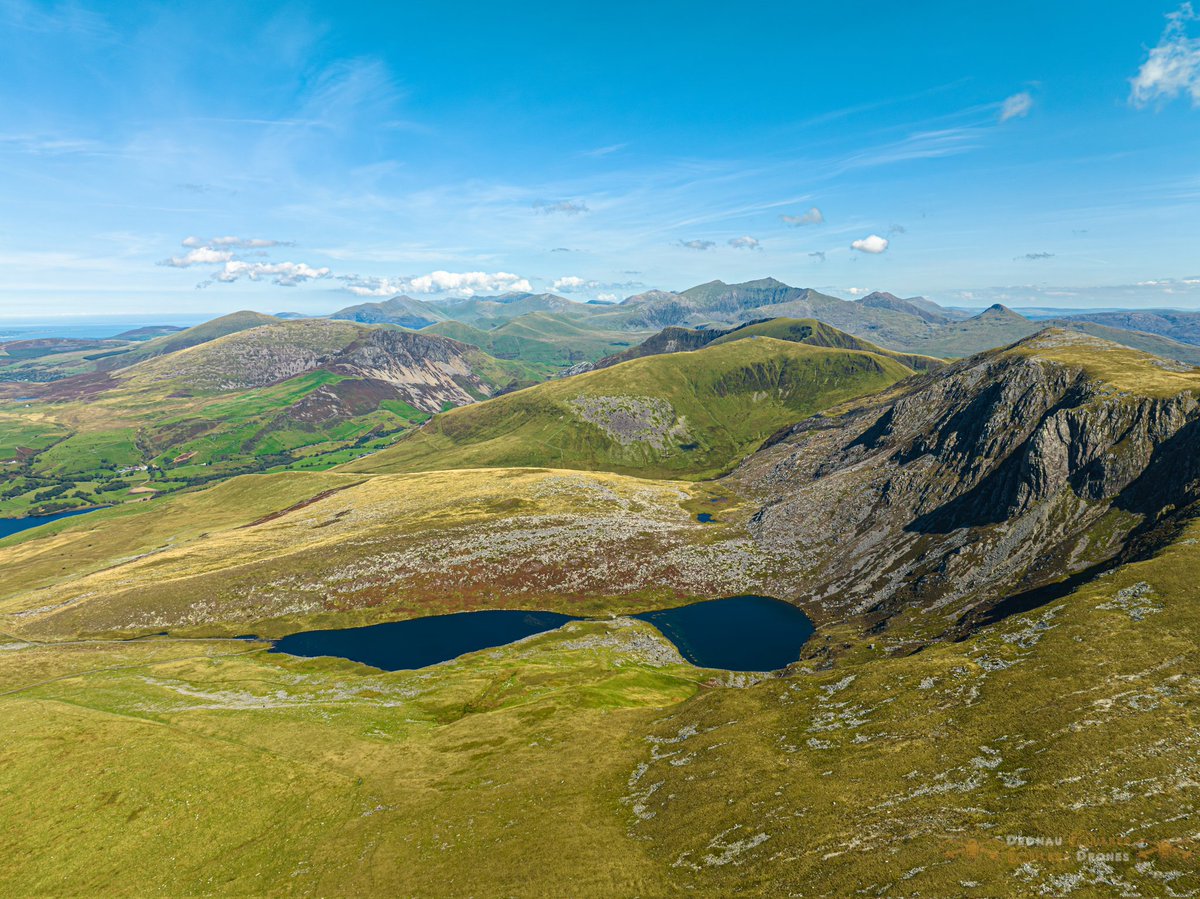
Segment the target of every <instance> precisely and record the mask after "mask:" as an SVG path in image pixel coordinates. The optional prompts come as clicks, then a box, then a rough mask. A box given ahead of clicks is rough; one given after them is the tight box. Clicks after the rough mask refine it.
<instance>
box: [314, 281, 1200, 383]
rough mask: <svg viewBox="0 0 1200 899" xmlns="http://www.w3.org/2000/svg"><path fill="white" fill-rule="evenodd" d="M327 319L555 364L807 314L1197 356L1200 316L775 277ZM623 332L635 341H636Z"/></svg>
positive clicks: (925, 340)
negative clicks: (837, 291)
mask: <svg viewBox="0 0 1200 899" xmlns="http://www.w3.org/2000/svg"><path fill="white" fill-rule="evenodd" d="M526 316H537V318H536V319H526V318H525V317H526ZM330 317H331V318H334V319H346V320H350V321H358V322H364V323H388V324H394V325H399V326H401V327H406V328H413V329H422V328H431V327H432V328H436V329H437V330H438V331H439V332H441V333H447V334H449V336H453V337H455V338H456V339H459V340H464V341H466V342H468V343H473V344H475V345H476V346H479V347H480V348H482V349H485V350H487V351H488V352H494V351H497V350H496V348H497V345H498V338H501V337H507V336H508V335H509V334H514V333H515V334H519V335H520V336H521V337H523V338H525V339H526V342H525V343H524V344H523V345H522V346H519V347H518V346H517V345H516V344H515V343H514V342H513V341H512V340H511V339H510V340H508V341H507V343H506V347H507V349H506V350H504V351H500V352H504V353H510V354H512V355H511V356H510V358H534V357H536V358H539V359H540V360H542V361H551V360H553V361H554V362H555V363H556V364H563V365H572V364H579V363H580V362H595V361H596V360H597V359H599V358H600V357H601V356H603V355H605V353H604V352H602V351H600V352H597V351H598V350H602V348H603V347H604V346H611V345H613V344H615V343H618V342H620V340H621V337H619V336H618V335H626V334H628V333H629V332H634V333H635V334H637V335H640V338H642V339H644V338H645V337H648V336H650V335H651V334H654V333H656V332H658V331H660V330H662V329H664V328H685V329H689V330H711V329H728V328H731V327H738V326H740V325H744V324H747V323H749V322H755V321H762V320H764V319H771V318H792V319H815V320H817V321H820V322H824V323H825V324H828V325H832V326H834V327H835V328H838V329H840V330H842V331H845V332H846V333H848V334H853V335H855V336H857V337H861V338H864V339H866V340H869V341H871V342H872V343H874V344H877V345H879V346H882V347H886V348H888V349H891V350H895V351H899V352H905V353H917V354H921V355H929V356H938V357H952V358H959V357H964V356H970V355H972V354H974V353H978V352H982V351H983V350H986V349H990V348H992V347H996V346H1003V345H1006V344H1009V343H1013V342H1015V341H1017V340H1020V339H1022V338H1024V337H1028V336H1029V335H1030V334H1033V333H1035V332H1037V331H1038V330H1040V329H1041V328H1044V327H1047V326H1049V325H1054V326H1059V327H1067V328H1072V329H1076V330H1082V331H1086V332H1087V333H1090V334H1093V335H1094V336H1099V337H1103V338H1104V339H1106V340H1111V341H1113V342H1115V343H1120V344H1124V345H1125V346H1129V347H1132V348H1135V349H1139V350H1142V351H1144V352H1149V353H1153V354H1155V355H1160V356H1164V357H1166V358H1170V359H1176V360H1179V361H1184V362H1189V363H1200V351H1198V350H1197V349H1196V347H1198V346H1200V313H1188V312H1091V313H1081V314H1079V315H1069V316H1068V315H1058V316H1055V317H1052V318H1038V319H1036V320H1035V319H1031V318H1027V317H1025V316H1023V315H1020V314H1019V313H1017V312H1014V311H1013V310H1011V309H1008V308H1007V307H1005V306H1002V305H995V306H992V307H990V308H988V309H985V310H983V311H982V312H977V313H971V312H969V311H966V310H962V309H950V308H946V307H943V306H939V305H938V304H937V303H935V302H933V301H931V300H929V299H926V298H925V297H920V296H916V297H899V296H897V295H895V294H892V293H888V292H886V291H875V292H874V293H871V294H868V295H866V296H864V297H861V298H859V299H856V300H842V299H838V298H837V297H833V296H829V295H828V294H823V293H821V292H819V291H817V290H814V289H812V288H806V287H792V286H790V285H788V284H784V283H783V282H782V281H778V280H776V279H774V278H763V279H760V280H757V281H746V282H743V283H740V284H726V283H725V282H724V281H710V282H708V283H706V284H699V285H697V286H695V287H691V288H688V289H687V290H684V291H680V292H678V293H676V292H671V291H664V290H651V291H647V292H645V293H640V294H636V295H634V296H631V297H628V298H626V299H625V300H623V301H621V302H620V303H617V304H609V303H579V302H574V301H572V300H568V299H566V298H564V297H560V296H557V295H555V294H530V293H509V294H503V295H501V296H495V297H474V298H471V299H463V300H432V301H426V300H415V299H413V298H412V297H408V296H397V297H393V298H391V299H389V300H384V301H380V302H371V303H361V304H359V305H356V306H350V307H347V308H345V309H342V310H339V311H338V312H335V313H334V314H333V315H332V316H330ZM456 322H457V323H460V324H465V325H470V326H471V328H473V329H475V330H473V331H467V330H464V329H461V328H456V327H455V326H453V325H452V324H451V323H456ZM527 322H528V325H529V326H528V327H526V323H527ZM551 323H555V324H553V326H551ZM505 332H507V334H506V333H505ZM624 339H625V341H626V342H627V343H630V342H631V343H633V344H637V343H640V339H634V340H632V341H629V339H628V337H626V338H624ZM530 341H532V342H530ZM525 354H532V356H527V355H525Z"/></svg>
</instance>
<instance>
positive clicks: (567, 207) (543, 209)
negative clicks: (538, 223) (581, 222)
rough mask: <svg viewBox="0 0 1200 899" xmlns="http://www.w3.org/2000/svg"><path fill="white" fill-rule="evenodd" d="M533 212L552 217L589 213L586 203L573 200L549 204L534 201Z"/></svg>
mask: <svg viewBox="0 0 1200 899" xmlns="http://www.w3.org/2000/svg"><path fill="white" fill-rule="evenodd" d="M533 208H534V211H536V212H538V213H539V214H541V215H554V214H556V213H561V214H562V215H580V214H582V213H584V212H590V211H591V210H590V209H588V207H587V203H584V202H582V201H578V202H577V201H575V200H559V201H557V202H551V201H550V200H534V201H533Z"/></svg>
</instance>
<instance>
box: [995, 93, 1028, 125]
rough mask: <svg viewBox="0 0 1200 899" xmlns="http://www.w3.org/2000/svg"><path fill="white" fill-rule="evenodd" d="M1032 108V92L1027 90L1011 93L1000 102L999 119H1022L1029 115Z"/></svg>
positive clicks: (1005, 120)
mask: <svg viewBox="0 0 1200 899" xmlns="http://www.w3.org/2000/svg"><path fill="white" fill-rule="evenodd" d="M1032 109H1033V94H1031V93H1029V91H1021V93H1019V94H1013V95H1012V96H1011V97H1008V98H1006V99H1005V101H1004V102H1003V103H1001V104H1000V121H1002V122H1007V121H1008V120H1009V119H1023V118H1025V116H1027V115H1029V112H1030V110H1032Z"/></svg>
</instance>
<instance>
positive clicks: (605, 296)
mask: <svg viewBox="0 0 1200 899" xmlns="http://www.w3.org/2000/svg"><path fill="white" fill-rule="evenodd" d="M596 299H598V300H603V301H604V302H606V303H615V302H616V301H617V300H619V299H620V297H619V296H617V295H616V294H615V293H598V294H596Z"/></svg>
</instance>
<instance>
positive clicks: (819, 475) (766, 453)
mask: <svg viewBox="0 0 1200 899" xmlns="http://www.w3.org/2000/svg"><path fill="white" fill-rule="evenodd" d="M1050 334H1053V335H1054V336H1053V338H1052V339H1053V340H1056V341H1065V342H1079V341H1088V340H1091V339H1090V338H1085V337H1083V336H1082V335H1069V334H1068V333H1067V332H1043V334H1042V335H1038V336H1035V337H1034V338H1030V339H1029V340H1027V341H1024V342H1023V344H1024V345H1025V346H1024V347H1021V348H1019V349H1018V350H1015V351H1014V350H1010V351H996V352H991V353H986V354H983V355H980V356H976V357H974V358H971V359H968V360H965V361H963V362H960V363H957V364H955V365H952V366H950V367H948V368H945V369H943V370H941V371H939V372H935V373H932V374H929V375H926V376H924V377H922V378H921V379H919V380H917V381H910V382H908V383H907V384H906V385H905V388H904V390H903V393H901V394H900V395H898V396H896V395H894V396H892V397H889V398H885V399H883V400H881V401H878V402H876V403H875V404H873V405H871V406H868V407H866V408H861V409H858V410H855V411H850V412H848V413H847V414H845V415H843V416H840V417H837V418H834V417H828V418H823V417H817V418H813V419H809V420H807V421H804V422H801V423H800V424H798V425H796V426H795V427H793V428H791V429H790V430H789V431H787V432H785V433H783V434H780V435H776V437H775V438H773V440H772V443H771V445H770V446H768V447H766V448H764V449H763V450H761V451H760V452H759V453H757V454H755V455H753V456H751V457H750V458H749V459H748V460H747V461H746V463H745V464H744V465H743V466H742V468H741V469H740V470H739V471H738V472H736V473H735V475H734V476H733V477H734V478H736V479H737V480H738V481H740V483H741V484H742V485H744V486H745V487H747V488H749V489H750V490H751V491H753V492H754V493H756V494H757V495H758V496H759V497H760V498H761V501H762V504H761V507H760V509H759V511H758V512H757V514H756V515H755V516H754V518H753V520H752V521H751V529H752V532H753V533H754V535H755V537H756V539H757V540H758V541H759V542H760V543H761V544H762V545H764V547H766V548H769V549H770V550H772V551H775V552H778V553H781V554H784V555H786V556H788V557H790V558H791V559H792V561H793V563H794V567H795V569H796V570H797V571H798V572H799V574H798V575H797V580H796V586H797V589H796V596H795V597H794V598H795V599H796V600H797V601H798V602H800V603H801V604H802V605H804V606H805V607H806V609H808V610H809V611H810V612H811V613H812V614H814V615H815V616H816V617H818V618H822V619H825V620H844V619H853V618H856V617H860V616H862V617H865V618H866V619H867V620H869V621H874V622H875V623H877V624H878V623H879V622H881V621H884V620H886V619H888V618H890V617H891V616H893V615H895V614H897V613H898V612H900V611H902V610H912V609H918V610H920V611H922V612H924V613H926V616H925V618H926V621H927V624H928V626H929V629H930V631H931V633H934V634H936V633H938V632H939V631H940V632H945V631H953V630H954V629H955V628H956V627H958V626H959V625H960V622H961V621H962V620H975V619H978V618H979V616H980V615H983V614H985V613H986V611H987V610H988V609H989V608H991V607H993V606H995V605H996V604H998V603H1000V602H1001V601H1002V600H1004V599H1005V598H1006V597H1010V596H1012V595H1015V594H1021V593H1024V592H1026V591H1030V590H1034V589H1037V588H1041V587H1044V586H1045V585H1047V584H1050V583H1053V582H1055V581H1059V580H1061V579H1063V578H1064V577H1068V576H1071V575H1075V574H1078V573H1080V572H1084V571H1089V570H1092V571H1098V570H1102V569H1103V567H1104V566H1105V565H1107V564H1111V563H1113V562H1115V561H1117V560H1122V561H1124V560H1127V559H1128V558H1129V556H1130V554H1131V553H1133V552H1137V553H1144V552H1146V551H1148V549H1152V543H1151V544H1147V543H1146V542H1145V541H1142V540H1140V539H1139V538H1140V537H1141V536H1143V535H1145V534H1147V533H1148V532H1150V531H1153V530H1154V529H1156V528H1160V527H1162V526H1164V524H1168V523H1169V522H1170V521H1172V520H1174V519H1177V518H1179V517H1180V516H1184V515H1188V514H1190V509H1191V507H1192V506H1193V505H1194V504H1195V503H1196V502H1197V500H1200V405H1198V403H1197V399H1196V397H1195V396H1194V395H1193V393H1192V392H1191V391H1190V390H1184V391H1181V392H1177V393H1174V394H1168V395H1163V396H1158V395H1154V394H1153V393H1146V394H1139V393H1131V392H1126V391H1122V390H1118V389H1116V388H1114V387H1113V386H1112V385H1111V384H1109V383H1106V382H1105V381H1102V380H1100V379H1099V378H1097V377H1093V376H1091V375H1089V374H1088V373H1087V372H1085V371H1084V369H1083V368H1081V367H1079V366H1077V365H1072V364H1066V363H1064V362H1062V361H1055V360H1053V359H1048V358H1043V357H1042V356H1039V355H1038V353H1037V349H1036V347H1037V342H1038V341H1039V340H1045V339H1047V338H1046V336H1045V335H1050ZM1091 342H1092V343H1093V344H1100V342H1099V341H1091ZM1095 351H1096V352H1100V353H1103V352H1105V351H1106V349H1105V346H1104V345H1102V344H1100V345H1098V346H1097V347H1096V348H1095ZM1146 365H1147V367H1148V370H1152V369H1153V366H1154V365H1155V363H1154V362H1153V361H1152V360H1150V359H1149V357H1147V361H1146ZM964 615H966V616H967V619H963V617H962V616H964Z"/></svg>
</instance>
